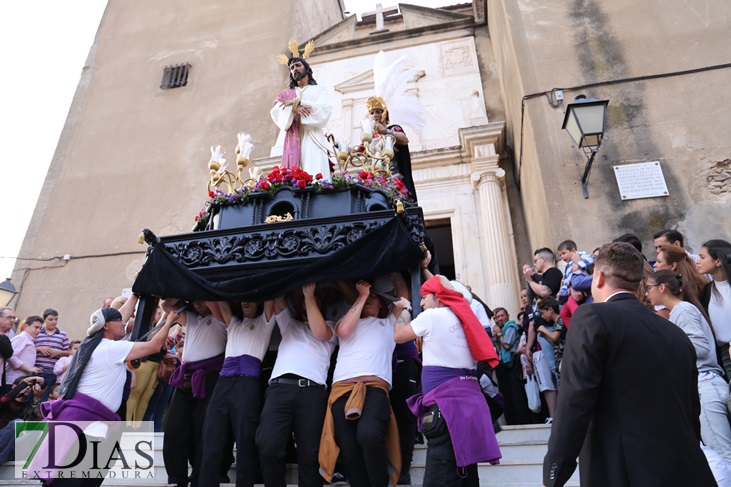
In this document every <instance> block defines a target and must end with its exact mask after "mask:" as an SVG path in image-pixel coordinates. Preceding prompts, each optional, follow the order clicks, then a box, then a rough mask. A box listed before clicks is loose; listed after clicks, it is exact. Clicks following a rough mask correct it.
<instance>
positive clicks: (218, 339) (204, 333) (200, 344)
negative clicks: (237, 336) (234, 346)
mask: <svg viewBox="0 0 731 487" xmlns="http://www.w3.org/2000/svg"><path fill="white" fill-rule="evenodd" d="M185 315H186V320H187V321H186V323H185V344H184V345H183V362H197V361H199V360H205V359H208V358H211V357H215V356H216V355H221V354H222V353H223V351H224V350H225V349H226V325H224V324H223V323H222V322H220V321H218V320H217V319H216V318H215V317H214V316H213V315H208V316H206V317H205V318H204V317H202V316H200V315H199V314H198V313H193V312H191V311H186V312H185Z"/></svg>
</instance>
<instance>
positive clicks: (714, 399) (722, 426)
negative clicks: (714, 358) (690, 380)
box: [698, 375, 731, 462]
mask: <svg viewBox="0 0 731 487" xmlns="http://www.w3.org/2000/svg"><path fill="white" fill-rule="evenodd" d="M698 394H699V395H700V399H701V416H700V420H701V439H702V440H703V443H705V445H706V446H707V447H708V448H711V449H712V450H715V451H716V453H718V454H719V455H721V456H722V457H723V459H724V460H726V461H727V462H731V424H729V417H728V409H727V403H728V398H729V386H728V384H726V381H724V380H723V379H722V378H721V377H719V376H718V375H714V376H713V378H711V379H706V380H699V381H698Z"/></svg>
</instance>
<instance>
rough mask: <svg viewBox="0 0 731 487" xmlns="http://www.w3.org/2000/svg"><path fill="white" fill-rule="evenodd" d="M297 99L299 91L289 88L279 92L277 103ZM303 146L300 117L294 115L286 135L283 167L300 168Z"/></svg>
mask: <svg viewBox="0 0 731 487" xmlns="http://www.w3.org/2000/svg"><path fill="white" fill-rule="evenodd" d="M295 98H297V91H296V90H295V89H294V88H287V89H286V90H282V91H280V92H279V96H278V97H277V101H278V102H280V103H283V102H285V101H289V100H294V99H295ZM301 145H302V136H301V135H300V117H299V115H294V118H293V119H292V125H290V126H289V128H288V129H287V132H286V133H285V135H284V147H283V149H282V167H287V168H292V167H300V153H301Z"/></svg>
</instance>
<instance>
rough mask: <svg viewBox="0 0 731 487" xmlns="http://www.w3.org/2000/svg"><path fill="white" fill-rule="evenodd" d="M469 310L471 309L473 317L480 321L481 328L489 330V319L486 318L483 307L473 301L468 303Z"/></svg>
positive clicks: (476, 301)
mask: <svg viewBox="0 0 731 487" xmlns="http://www.w3.org/2000/svg"><path fill="white" fill-rule="evenodd" d="M470 308H471V309H472V312H473V313H475V316H476V317H477V319H478V320H479V321H480V324H481V325H482V327H483V328H485V329H487V328H490V318H489V317H488V316H487V311H485V307H484V306H483V305H482V304H481V303H480V302H479V301H478V300H476V299H473V300H472V302H471V303H470Z"/></svg>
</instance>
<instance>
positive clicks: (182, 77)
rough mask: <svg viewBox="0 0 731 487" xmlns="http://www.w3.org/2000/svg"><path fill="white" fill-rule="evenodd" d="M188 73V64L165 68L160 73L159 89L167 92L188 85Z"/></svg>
mask: <svg viewBox="0 0 731 487" xmlns="http://www.w3.org/2000/svg"><path fill="white" fill-rule="evenodd" d="M188 71H190V64H188V63H185V64H176V65H175V66H165V70H164V71H163V73H162V82H161V83H160V88H162V89H163V90H169V89H171V88H180V87H181V86H185V85H187V84H188Z"/></svg>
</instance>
